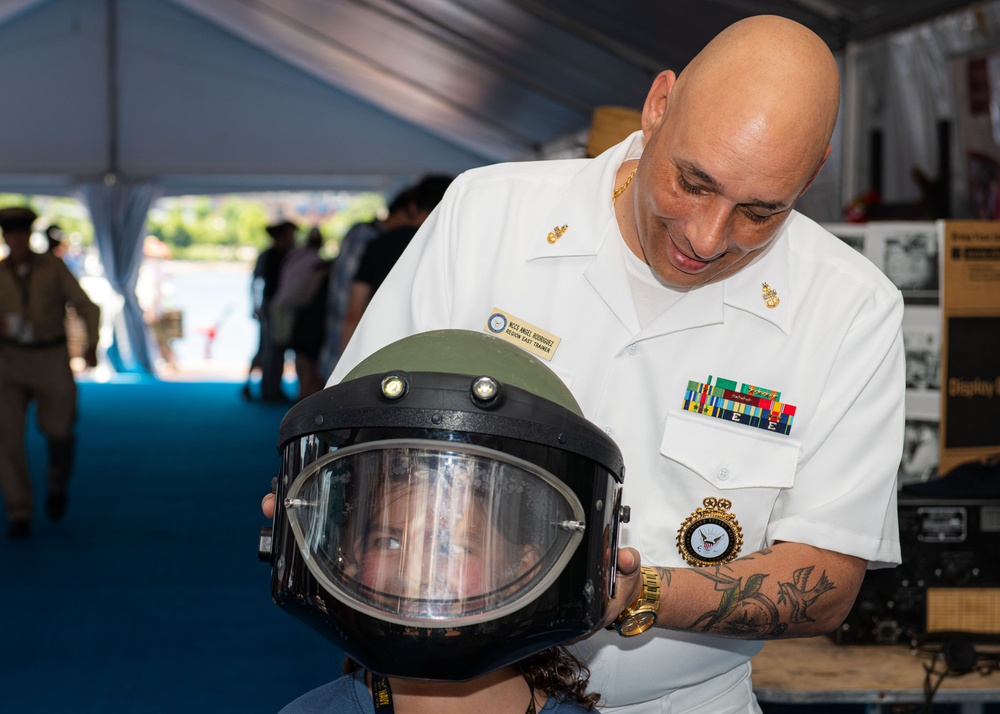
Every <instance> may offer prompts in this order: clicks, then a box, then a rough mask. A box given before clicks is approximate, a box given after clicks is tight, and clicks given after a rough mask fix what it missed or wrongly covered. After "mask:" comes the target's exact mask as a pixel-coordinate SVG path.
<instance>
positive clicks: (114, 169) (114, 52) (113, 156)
mask: <svg viewBox="0 0 1000 714" xmlns="http://www.w3.org/2000/svg"><path fill="white" fill-rule="evenodd" d="M104 5H105V12H106V13H107V16H106V22H107V36H106V47H107V54H106V59H107V65H106V71H107V88H108V96H107V99H108V137H107V139H108V164H107V172H106V174H105V180H106V181H107V180H112V181H113V180H114V179H115V178H117V176H118V2H117V0H105V3H104ZM112 177H113V178H112Z"/></svg>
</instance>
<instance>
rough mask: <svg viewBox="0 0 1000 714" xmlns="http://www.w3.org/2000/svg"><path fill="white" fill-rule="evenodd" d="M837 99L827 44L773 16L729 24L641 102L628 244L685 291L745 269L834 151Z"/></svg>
mask: <svg viewBox="0 0 1000 714" xmlns="http://www.w3.org/2000/svg"><path fill="white" fill-rule="evenodd" d="M839 100H840V78H839V74H838V71H837V63H836V61H835V60H834V58H833V55H832V54H831V53H830V50H829V48H827V46H826V44H825V43H824V42H823V41H822V40H820V38H819V37H817V36H816V35H815V34H813V33H812V32H811V31H810V30H808V29H807V28H805V27H803V26H802V25H800V24H798V23H796V22H792V21H791V20H786V19H784V18H780V17H774V16H767V15H761V16H758V17H752V18H748V19H746V20H743V21H741V22H738V23H736V24H735V25H732V26H731V27H729V28H728V29H726V30H725V31H724V32H722V33H721V34H720V35H718V37H716V38H715V39H714V40H712V42H710V43H709V44H708V45H707V46H706V47H705V49H704V50H702V51H701V52H700V53H699V54H698V56H697V57H695V58H694V59H693V60H692V61H691V63H690V64H689V65H688V66H687V67H686V68H685V69H684V71H683V72H682V73H681V75H680V76H679V77H677V76H675V75H674V73H673V72H670V71H667V72H662V73H660V75H658V76H657V77H656V79H655V80H654V81H653V86H652V87H651V88H650V90H649V94H648V95H647V97H646V103H645V105H644V106H643V111H642V131H643V135H644V138H645V144H644V146H643V150H642V157H641V158H640V159H639V162H638V165H636V166H635V167H634V168H635V173H634V180H632V181H631V183H629V182H628V181H626V185H627V186H630V187H631V188H630V189H629V190H630V191H631V193H630V194H620V195H619V201H618V203H617V204H616V206H617V207H618V213H617V215H618V225H619V228H620V229H621V231H622V237H623V238H624V240H625V243H626V245H628V247H629V248H630V249H631V250H632V252H633V253H634V254H635V255H636V256H638V257H639V258H641V259H642V260H645V261H646V262H647V263H648V264H649V265H650V267H652V269H653V270H654V271H655V273H656V274H657V276H658V277H659V278H660V279H661V280H662V281H663V282H664V283H665V284H666V285H670V286H673V287H677V288H683V289H687V288H692V287H698V286H700V285H705V284H707V283H710V282H713V281H716V280H722V279H725V278H726V277H728V276H730V275H732V274H734V273H736V272H737V271H739V270H741V269H742V268H743V267H744V266H746V265H748V264H749V263H750V262H752V261H753V260H754V257H755V256H756V255H758V254H759V253H760V252H761V251H762V250H764V249H765V248H767V246H768V245H769V244H770V242H771V241H772V240H773V239H774V238H775V237H776V236H777V235H778V232H779V231H780V229H781V226H782V224H783V223H784V221H785V220H786V219H787V218H788V216H789V215H790V213H791V212H792V209H793V208H794V206H795V204H796V202H797V201H798V199H799V197H800V196H801V195H802V193H803V192H804V191H805V190H806V189H807V188H808V187H809V185H810V184H811V183H812V181H813V179H814V178H815V177H816V174H817V173H818V172H819V170H820V168H821V167H822V166H823V162H824V161H826V158H827V156H829V153H830V136H831V135H832V133H833V126H834V124H835V122H836V119H837V107H838V104H839ZM628 170H629V169H628V167H627V166H625V165H622V166H621V167H620V168H619V175H618V176H617V177H616V178H617V179H618V181H619V184H616V185H620V182H621V181H623V180H625V177H626V175H627V173H628ZM622 196H624V198H622Z"/></svg>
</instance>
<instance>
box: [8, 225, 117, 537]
mask: <svg viewBox="0 0 1000 714" xmlns="http://www.w3.org/2000/svg"><path fill="white" fill-rule="evenodd" d="M36 217H37V216H36V215H35V212H34V211H32V210H31V209H30V208H25V207H20V206H17V207H9V208H4V209H0V232H2V233H3V240H4V242H5V243H6V244H7V246H8V248H9V253H8V255H7V257H6V258H5V259H4V260H2V261H0V487H2V491H3V499H4V505H5V507H6V510H7V518H8V520H9V522H10V525H9V530H8V533H7V534H8V536H9V537H11V538H26V537H27V536H29V535H30V534H31V518H32V515H33V512H34V495H33V493H32V487H31V475H30V472H29V471H28V458H27V453H26V449H25V426H26V424H25V418H26V414H27V411H28V405H29V403H30V402H31V401H32V400H34V402H35V404H36V410H37V411H36V413H37V419H38V427H39V429H40V430H41V432H42V433H43V434H44V435H45V437H46V439H47V440H48V447H49V448H48V451H49V463H48V469H47V473H46V480H47V485H48V496H47V498H46V503H45V510H46V515H48V517H49V518H50V519H51V520H54V521H56V520H59V519H61V518H62V517H63V516H64V515H65V512H66V503H67V495H66V494H67V487H68V484H69V477H70V473H71V471H72V467H73V452H74V446H75V436H74V432H73V427H74V424H75V422H76V382H75V381H74V379H73V372H72V370H71V369H70V364H69V352H68V349H67V346H66V329H65V321H66V306H67V304H70V305H72V306H73V307H74V308H75V309H76V311H77V313H78V314H79V315H80V317H81V318H82V319H83V321H84V322H85V324H86V326H87V337H88V346H87V350H86V353H85V360H86V362H87V365H88V366H90V367H93V366H95V365H96V364H97V340H98V324H99V321H100V308H99V307H98V306H97V305H95V304H94V303H93V302H92V301H91V300H90V298H89V297H87V294H86V293H85V292H84V291H83V289H82V288H81V287H80V284H79V283H78V282H77V280H76V278H75V277H74V276H73V274H72V273H71V272H70V270H69V268H68V267H67V266H66V264H65V263H63V261H62V260H60V259H59V258H58V257H56V256H54V255H52V254H49V253H45V254H39V253H35V252H33V251H32V250H31V249H30V248H29V247H28V241H29V239H30V237H31V226H32V224H33V223H34V222H35V218H36Z"/></svg>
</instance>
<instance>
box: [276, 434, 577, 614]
mask: <svg viewBox="0 0 1000 714" xmlns="http://www.w3.org/2000/svg"><path fill="white" fill-rule="evenodd" d="M285 512H286V514H287V517H288V520H289V525H290V526H291V529H292V532H293V533H294V536H295V540H296V544H297V546H298V548H299V550H300V551H301V553H302V554H303V556H304V558H305V561H306V565H307V567H308V568H309V570H310V572H311V573H312V575H313V576H314V577H315V578H316V579H317V580H318V581H319V582H320V583H321V584H322V585H323V586H324V587H325V588H326V590H327V591H328V592H329V593H330V594H332V595H333V596H334V597H336V598H337V599H339V600H341V602H343V603H344V604H346V605H348V606H349V607H351V608H353V609H355V610H359V611H362V612H365V613H367V614H369V615H371V616H373V617H376V618H379V619H382V620H385V621H388V622H393V623H398V624H402V625H408V626H414V627H422V628H447V627H458V626H462V625H471V624H475V623H478V622H484V621H487V620H492V619H497V618H500V617H503V616H504V615H507V614H509V613H510V612H512V611H515V610H517V609H519V608H522V607H524V606H525V605H526V604H528V603H530V602H531V601H532V600H534V599H535V598H537V597H538V596H539V595H540V594H541V593H543V592H544V591H545V590H546V589H547V588H548V587H549V586H550V585H551V584H552V583H553V582H554V581H555V580H556V579H557V578H558V576H559V574H560V572H561V571H562V569H563V567H564V566H565V565H566V562H567V561H568V560H569V559H570V557H571V556H572V554H573V552H574V550H575V549H576V547H577V546H578V545H579V543H580V541H581V540H582V538H583V532H584V530H585V523H584V519H585V512H584V509H583V507H582V506H581V504H580V502H579V500H578V499H577V497H576V495H575V494H574V493H573V492H572V491H571V490H570V489H568V488H567V487H566V486H565V484H563V483H562V481H560V480H559V479H558V478H556V477H555V476H553V475H552V474H551V473H548V472H547V471H545V470H544V469H541V468H539V467H537V466H535V465H533V464H530V463H528V462H526V461H522V460H520V459H516V458H513V457H510V456H507V455H505V454H502V453H500V452H497V451H493V450H491V449H486V448H481V447H476V446H472V445H468V444H458V443H453V442H441V441H432V440H426V441H423V440H387V441H380V442H370V443H365V444H363V445H359V446H353V447H347V448H344V449H340V450H338V451H335V452H333V453H331V454H328V455H326V456H324V457H322V458H320V459H318V460H317V461H315V462H314V463H312V464H310V465H309V467H308V468H306V469H305V470H303V472H302V473H301V474H299V475H298V477H297V478H295V480H294V481H293V483H292V484H291V485H290V487H289V489H288V491H287V492H286V499H285Z"/></svg>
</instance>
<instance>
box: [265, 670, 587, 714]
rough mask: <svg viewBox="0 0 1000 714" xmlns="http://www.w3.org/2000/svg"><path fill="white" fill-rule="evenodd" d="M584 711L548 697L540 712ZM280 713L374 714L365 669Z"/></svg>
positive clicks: (577, 713) (572, 713) (583, 713)
mask: <svg viewBox="0 0 1000 714" xmlns="http://www.w3.org/2000/svg"><path fill="white" fill-rule="evenodd" d="M541 712H545V713H546V714H586V713H587V710H586V709H584V708H583V707H581V706H580V705H579V704H576V703H574V702H566V701H561V700H558V699H557V698H556V697H549V700H548V701H547V702H546V703H545V706H544V707H542V708H541V709H540V710H539V714H541ZM279 714H375V705H374V704H372V696H371V694H370V693H369V692H368V685H367V684H366V683H365V671H364V670H363V669H362V670H359V671H357V672H355V673H353V674H348V675H345V676H343V677H341V678H340V679H336V680H334V681H332V682H330V683H329V684H324V685H323V686H322V687H317V688H316V689H314V690H312V691H311V692H307V693H305V694H303V695H302V696H301V697H299V698H298V699H296V700H295V701H293V702H291V703H290V704H288V705H287V706H286V707H285V708H284V709H282V710H281V711H280V712H279Z"/></svg>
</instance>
